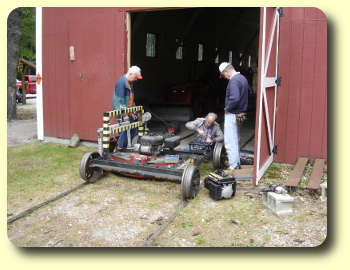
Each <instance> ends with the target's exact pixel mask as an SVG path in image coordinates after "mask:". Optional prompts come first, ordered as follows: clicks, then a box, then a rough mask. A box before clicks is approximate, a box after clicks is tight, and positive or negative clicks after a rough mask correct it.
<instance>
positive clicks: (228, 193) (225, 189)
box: [204, 169, 236, 201]
mask: <svg viewBox="0 0 350 270" xmlns="http://www.w3.org/2000/svg"><path fill="white" fill-rule="evenodd" d="M204 187H205V188H206V189H208V190H209V196H210V197H211V198H212V199H214V200H216V201H217V200H221V199H230V198H232V197H234V196H235V195H236V179H235V178H234V177H233V176H232V175H230V174H227V173H225V172H224V171H223V170H221V169H218V170H215V171H214V173H209V174H208V175H207V176H206V178H205V179H204Z"/></svg>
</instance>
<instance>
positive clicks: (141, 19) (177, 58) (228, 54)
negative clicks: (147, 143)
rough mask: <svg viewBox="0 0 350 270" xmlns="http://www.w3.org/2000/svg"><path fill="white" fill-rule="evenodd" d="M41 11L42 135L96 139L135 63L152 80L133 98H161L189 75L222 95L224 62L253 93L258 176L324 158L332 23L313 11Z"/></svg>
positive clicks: (140, 83) (139, 85)
mask: <svg viewBox="0 0 350 270" xmlns="http://www.w3.org/2000/svg"><path fill="white" fill-rule="evenodd" d="M37 17H38V24H37V34H38V35H39V36H40V37H39V44H38V45H37V46H38V48H37V54H38V61H37V62H38V63H37V73H40V75H41V77H42V82H41V84H40V85H39V87H38V102H39V107H40V104H41V102H42V109H41V111H42V114H40V113H39V114H38V123H39V124H38V127H39V128H38V131H39V138H44V137H55V138H61V139H70V138H71V137H72V135H73V134H74V133H76V134H77V135H78V136H79V137H80V138H81V139H82V140H87V141H96V139H97V138H96V130H97V128H99V127H101V118H102V114H103V112H104V111H107V110H111V108H112V92H113V89H114V85H115V83H116V81H117V79H118V78H119V77H120V76H121V75H122V74H124V73H125V72H126V71H127V68H128V67H129V66H131V65H138V66H140V67H141V68H142V75H143V76H144V78H147V79H144V80H141V81H138V82H137V83H136V84H135V92H136V97H138V98H140V99H143V100H147V102H150V103H152V102H153V103H157V102H158V103H159V102H160V99H161V93H162V88H164V86H166V85H176V84H179V83H187V82H189V80H191V81H192V82H194V81H199V80H206V81H209V82H210V85H211V87H212V88H211V89H210V91H209V92H208V93H210V95H209V97H210V99H212V100H213V99H215V100H220V95H219V94H220V89H221V88H220V84H221V82H220V81H219V80H218V66H219V64H220V63H221V62H223V61H229V62H232V63H233V65H234V66H235V68H236V69H237V70H239V71H241V72H242V73H244V74H245V75H246V76H247V78H249V81H250V83H251V85H252V88H253V90H254V92H255V93H256V97H257V98H256V124H255V159H254V164H255V173H254V178H255V180H259V179H260V177H261V176H262V174H263V172H264V171H265V170H266V168H267V167H268V166H269V164H271V162H272V161H276V162H286V163H295V162H296V160H297V158H298V157H299V156H307V157H310V159H315V158H327V20H326V16H325V14H324V13H323V12H322V11H321V10H318V9H317V8H272V7H270V8H234V7H232V8H220V7H213V8H188V9H170V8H126V7H124V8H117V7H114V8H50V7H45V8H38V12H37ZM40 33H41V34H40ZM40 39H42V40H40ZM211 105H212V104H208V106H211ZM39 111H40V109H39ZM276 150H277V151H276ZM255 180H254V181H255Z"/></svg>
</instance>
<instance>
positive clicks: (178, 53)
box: [176, 39, 184, 60]
mask: <svg viewBox="0 0 350 270" xmlns="http://www.w3.org/2000/svg"><path fill="white" fill-rule="evenodd" d="M178 42H179V40H178V39H176V44H178ZM183 45H184V43H183V42H181V44H180V45H178V48H177V50H176V59H179V60H181V59H182V58H183V49H184V47H183Z"/></svg>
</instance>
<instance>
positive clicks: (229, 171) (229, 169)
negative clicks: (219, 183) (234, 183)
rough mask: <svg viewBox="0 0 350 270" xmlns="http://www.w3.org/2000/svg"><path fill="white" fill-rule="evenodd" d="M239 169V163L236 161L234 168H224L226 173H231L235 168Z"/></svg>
mask: <svg viewBox="0 0 350 270" xmlns="http://www.w3.org/2000/svg"><path fill="white" fill-rule="evenodd" d="M239 169H241V165H240V164H239V163H237V166H236V167H234V168H228V169H227V170H224V172H225V173H228V174H233V173H234V171H235V170H239Z"/></svg>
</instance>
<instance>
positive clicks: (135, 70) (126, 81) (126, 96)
mask: <svg viewBox="0 0 350 270" xmlns="http://www.w3.org/2000/svg"><path fill="white" fill-rule="evenodd" d="M138 79H142V76H141V69H140V68H139V67H137V66H132V67H130V68H129V70H128V72H127V73H126V74H124V75H123V76H121V77H120V79H119V80H118V81H117V83H116V85H115V87H114V93H113V110H120V109H125V108H129V107H133V106H135V102H134V91H133V83H134V82H136V81H137V80H138ZM122 118H123V120H124V121H130V123H133V122H134V119H133V117H132V115H127V114H125V115H123V116H122V117H121V116H116V119H117V120H119V121H121V120H122ZM136 135H137V128H133V129H131V130H130V136H131V138H130V139H131V140H132V139H133V138H134V137H135V136H136ZM127 145H128V138H127V132H126V131H122V132H120V133H119V139H118V147H119V148H122V147H126V146H127Z"/></svg>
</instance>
